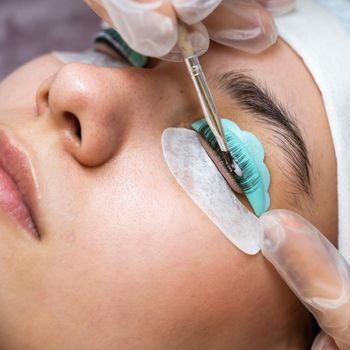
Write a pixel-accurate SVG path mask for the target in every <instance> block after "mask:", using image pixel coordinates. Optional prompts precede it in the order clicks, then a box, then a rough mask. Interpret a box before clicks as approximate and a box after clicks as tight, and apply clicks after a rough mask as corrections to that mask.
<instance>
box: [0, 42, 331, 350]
mask: <svg viewBox="0 0 350 350" xmlns="http://www.w3.org/2000/svg"><path fill="white" fill-rule="evenodd" d="M202 64H203V68H204V69H205V71H206V74H207V76H208V78H209V79H210V77H212V76H213V75H214V74H216V73H217V71H218V70H219V71H222V72H225V71H226V70H227V69H229V68H235V69H238V68H239V69H243V70H246V71H247V70H249V72H250V73H251V75H253V76H255V77H257V78H258V79H259V80H261V81H264V82H265V83H266V85H267V86H268V87H269V89H270V90H271V91H273V93H274V94H275V95H276V96H277V97H278V98H279V99H280V100H281V101H282V102H284V103H285V104H286V105H287V106H291V107H292V109H293V112H294V115H295V116H296V117H297V119H298V120H297V122H298V123H299V125H300V127H301V129H302V130H303V132H304V136H305V139H306V142H307V147H308V150H309V153H310V158H311V163H312V167H313V171H312V173H311V178H312V189H313V199H312V200H310V199H308V198H307V197H306V196H304V195H300V196H299V197H298V199H299V204H298V208H295V207H293V205H292V204H291V201H290V197H291V194H290V193H291V192H293V191H294V189H293V188H292V187H290V186H289V184H288V182H287V181H286V179H285V177H284V175H283V157H282V155H281V151H280V149H279V148H278V147H277V146H276V145H275V144H273V143H272V142H271V140H270V138H269V136H270V131H269V130H267V129H266V128H264V127H263V126H262V125H260V124H258V123H252V121H251V120H249V118H246V117H245V113H246V112H244V111H241V110H239V108H238V107H237V106H235V105H234V104H232V101H231V100H230V99H229V98H228V97H227V96H226V95H225V94H223V92H222V91H219V90H218V89H217V88H214V94H215V97H216V99H217V102H218V105H219V108H220V111H221V112H222V114H223V115H225V116H226V117H230V118H232V120H234V121H235V122H237V123H238V124H239V125H240V127H241V128H242V129H245V130H248V131H251V132H253V133H255V134H256V135H257V136H258V137H259V138H260V140H261V141H262V142H263V144H264V146H265V150H266V164H267V166H268V167H269V169H270V172H271V178H272V183H271V190H270V194H271V199H272V205H271V208H289V209H292V210H295V211H297V212H298V213H300V214H301V215H303V216H304V217H305V218H306V219H308V220H310V221H311V223H313V224H314V225H315V226H316V227H317V228H318V229H319V230H320V231H321V232H323V233H324V234H325V235H326V236H327V237H328V238H329V239H331V240H332V242H333V243H335V241H336V232H337V220H336V217H337V208H336V207H335V206H334V203H336V184H335V178H336V173H335V171H336V170H335V169H336V166H335V156H334V151H333V146H332V140H331V136H330V132H329V128H328V123H327V118H326V115H325V111H324V107H323V103H322V98H321V95H320V93H319V91H318V89H317V86H316V85H315V83H314V81H313V79H312V77H311V76H310V74H309V73H308V71H307V69H306V68H305V66H304V65H303V63H302V61H301V60H300V59H299V58H298V56H297V55H296V54H295V53H294V52H293V51H292V50H291V49H290V48H289V47H288V46H287V45H286V44H284V43H283V42H282V41H279V42H278V44H277V45H276V46H274V47H273V48H271V49H269V50H268V51H266V52H265V53H263V54H260V55H256V56H250V55H248V54H244V53H240V52H238V51H234V50H233V49H227V48H223V47H221V46H216V45H213V46H212V48H211V49H210V50H209V52H208V53H207V54H206V55H205V56H204V57H203V58H202ZM67 113H70V114H67ZM67 115H70V116H71V117H70V118H66V117H67ZM72 115H74V116H75V118H78V119H79V122H80V125H81V134H82V138H81V140H80V139H79V138H78V137H77V136H76V130H75V126H74V123H72V122H71V120H72ZM65 116H66V117H65ZM199 118H201V111H200V108H199V106H198V101H197V99H196V96H195V95H194V91H193V86H192V84H191V82H190V78H189V77H188V75H187V72H186V70H185V67H184V65H180V64H175V63H168V62H160V61H155V62H153V67H152V68H150V69H136V68H125V69H124V68H123V69H111V68H100V67H95V66H92V65H84V64H79V63H74V64H68V65H63V64H62V63H61V62H60V61H58V59H56V58H55V57H53V56H50V55H47V56H43V57H40V58H38V59H37V60H34V61H33V62H31V63H29V64H28V65H26V66H24V67H22V68H20V69H19V70H18V71H16V72H15V73H14V74H12V75H11V76H10V77H8V78H7V79H6V80H5V81H3V82H2V83H1V84H0V128H1V129H3V130H5V131H6V132H7V133H8V135H9V136H10V137H11V138H13V140H14V143H15V144H16V145H18V147H20V148H21V149H23V150H24V151H25V152H26V154H27V155H28V157H29V158H30V161H31V164H32V168H33V174H34V177H35V180H36V183H37V187H38V193H39V215H38V217H37V218H36V219H37V221H38V227H39V231H40V235H41V240H40V241H38V240H34V239H32V238H31V237H30V235H29V234H28V232H26V231H24V230H23V229H21V228H19V227H18V225H17V224H16V223H14V222H13V221H12V220H11V219H10V218H9V217H8V216H7V215H6V214H5V213H3V212H2V211H1V212H0V230H1V232H2V234H1V237H0V275H1V284H0V310H1V313H0V320H1V322H0V347H1V349H11V350H17V349H28V350H29V349H53V350H56V349H66V350H70V349H72V350H73V349H78V348H81V349H103V350H104V349H146V350H148V349H150V350H151V349H152V350H157V349H258V348H259V349H287V348H288V349H302V348H307V344H306V343H307V341H306V340H305V339H304V333H305V329H307V328H308V325H309V323H310V318H309V315H308V314H307V312H306V311H305V310H304V308H303V307H302V305H301V304H300V303H299V302H298V301H297V300H296V298H295V297H294V296H293V295H292V293H291V292H290V291H289V289H288V288H287V287H286V285H285V284H284V283H283V282H282V280H281V279H280V277H279V276H278V275H277V274H276V272H275V271H274V270H273V268H272V266H271V265H270V264H269V263H268V262H267V261H265V260H264V258H263V257H262V255H261V254H258V255H256V256H247V255H245V254H243V253H242V252H240V251H239V250H238V249H237V248H236V247H235V246H233V245H232V244H231V243H230V242H229V241H228V240H227V239H226V238H225V237H224V235H223V234H222V233H221V232H220V231H219V230H218V229H217V228H216V226H215V225H214V224H213V223H212V222H211V221H210V220H209V219H208V218H207V217H206V216H205V215H204V214H203V213H202V212H201V210H200V209H199V208H197V207H196V205H195V204H194V203H193V202H192V201H191V199H190V198H189V197H188V196H187V195H186V194H185V193H184V192H183V190H182V189H181V188H180V186H179V185H178V184H177V182H176V180H175V179H174V178H173V177H172V175H171V174H170V172H169V170H168V168H167V166H166V164H165V161H164V160H163V155H162V150H161V143H160V138H161V134H162V131H163V130H164V129H165V128H167V127H180V126H181V127H190V124H191V122H192V121H194V120H197V119H199Z"/></svg>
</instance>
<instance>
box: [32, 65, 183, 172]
mask: <svg viewBox="0 0 350 350" xmlns="http://www.w3.org/2000/svg"><path fill="white" fill-rule="evenodd" d="M173 74H174V75H176V73H173ZM177 75H178V74H177ZM180 75H181V74H180ZM173 78H174V77H173ZM171 80H172V83H174V81H176V82H177V83H176V84H178V85H179V84H180V85H181V83H179V79H178V78H177V79H175V80H173V79H172V78H171V77H170V76H168V77H167V76H166V74H163V73H154V72H152V70H150V69H149V70H146V69H144V70H140V69H136V68H123V69H111V68H101V67H96V66H92V65H86V64H80V63H72V64H67V65H65V66H63V67H62V68H61V69H60V70H59V71H58V73H56V75H54V76H53V77H52V78H50V79H48V80H47V81H45V82H44V83H42V84H41V86H40V87H39V89H38V91H37V109H38V114H39V116H40V115H49V118H50V119H51V118H52V120H53V121H54V125H55V127H57V129H58V130H59V132H61V133H62V135H63V136H64V137H63V138H64V140H65V147H66V148H67V149H68V151H69V152H71V154H72V155H73V156H74V157H75V158H76V159H77V161H79V162H80V163H81V164H83V165H85V166H89V167H95V166H100V165H101V164H103V163H105V162H107V161H108V160H109V159H111V158H112V157H113V156H114V155H115V154H116V153H117V152H118V150H119V149H120V148H121V147H122V145H123V144H124V143H125V141H126V139H127V138H128V136H129V135H130V132H131V130H132V129H133V127H137V128H138V130H140V129H142V128H145V127H147V126H148V125H149V124H156V125H157V124H158V127H160V128H164V127H166V126H167V123H168V124H170V125H169V126H172V125H171V124H173V123H176V122H177V121H176V118H179V117H180V116H175V115H174V117H171V116H170V115H169V114H175V111H178V110H179V109H180V110H181V109H182V110H184V109H185V108H187V107H185V106H184V105H185V104H188V102H187V101H188V98H186V99H184V96H186V93H184V91H181V92H180V90H181V89H180V88H178V89H173V88H171V86H174V85H173V84H172V83H171ZM180 81H181V79H180ZM186 97H187V96H186ZM175 105H176V106H175ZM172 106H173V107H174V108H172ZM172 110H173V111H174V113H171V112H170V111H172ZM155 112H157V113H155ZM154 114H163V116H164V114H165V115H166V116H167V117H169V118H173V119H172V120H171V121H170V120H167V118H157V119H154Z"/></svg>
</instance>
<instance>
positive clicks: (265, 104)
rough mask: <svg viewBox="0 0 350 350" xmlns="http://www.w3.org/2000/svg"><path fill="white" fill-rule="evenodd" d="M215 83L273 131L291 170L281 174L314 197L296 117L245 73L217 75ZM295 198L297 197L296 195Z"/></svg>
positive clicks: (307, 155) (308, 162)
mask: <svg viewBox="0 0 350 350" xmlns="http://www.w3.org/2000/svg"><path fill="white" fill-rule="evenodd" d="M215 83H216V84H217V86H218V87H219V88H221V89H222V90H224V92H225V93H226V94H228V95H229V96H230V98H231V99H232V100H233V101H234V102H235V103H237V104H238V105H239V106H240V107H241V108H242V109H243V110H245V111H247V112H248V115H249V116H252V117H253V118H255V119H256V120H258V121H260V122H263V123H264V124H265V125H266V126H267V128H268V129H270V130H271V131H272V132H273V134H272V136H271V141H272V142H273V143H274V144H275V145H276V146H277V147H279V148H280V149H282V151H283V154H284V159H285V160H286V162H287V164H288V169H283V168H282V167H280V169H281V171H282V173H283V174H284V175H285V176H286V177H287V178H288V180H289V182H290V183H291V184H292V185H293V186H294V188H295V189H296V190H298V191H301V192H304V193H306V194H307V195H308V196H309V197H310V198H311V197H312V189H311V179H310V173H311V170H312V169H311V163H310V158H309V154H308V150H307V148H306V144H305V140H304V138H303V135H302V133H301V130H300V128H299V127H298V125H297V123H296V122H295V120H296V119H295V117H293V115H292V113H291V112H290V111H288V109H287V108H285V107H284V106H283V104H282V103H281V102H280V101H279V100H278V99H277V98H276V97H275V96H274V95H273V94H272V93H271V92H270V91H269V90H268V88H266V87H264V86H261V85H260V84H258V82H257V81H256V80H255V79H254V78H253V77H252V76H250V75H248V74H247V73H245V72H237V71H229V72H226V73H223V74H217V76H216V78H215ZM294 197H295V196H294ZM293 199H294V201H296V198H293Z"/></svg>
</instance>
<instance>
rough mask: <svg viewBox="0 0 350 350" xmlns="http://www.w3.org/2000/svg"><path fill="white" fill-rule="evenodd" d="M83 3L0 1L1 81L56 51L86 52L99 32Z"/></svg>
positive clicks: (80, 0)
mask: <svg viewBox="0 0 350 350" xmlns="http://www.w3.org/2000/svg"><path fill="white" fill-rule="evenodd" d="M99 24H100V21H99V19H98V17H97V16H96V15H95V14H94V13H93V12H92V11H91V10H90V9H89V8H88V6H87V5H85V3H84V1H83V0H0V80H1V79H3V78H4V77H5V76H6V75H7V74H8V73H10V72H11V71H13V70H14V69H15V68H17V67H19V66H20V65H22V64H23V63H25V62H27V61H29V60H30V59H32V58H34V57H37V56H39V55H41V54H44V53H47V52H50V51H52V50H85V49H87V48H88V47H89V46H90V44H91V38H92V37H93V36H94V34H96V32H97V31H98V30H99Z"/></svg>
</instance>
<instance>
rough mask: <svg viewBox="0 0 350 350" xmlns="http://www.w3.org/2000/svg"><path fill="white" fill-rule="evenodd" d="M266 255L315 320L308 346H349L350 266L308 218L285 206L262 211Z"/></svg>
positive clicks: (318, 348) (327, 348)
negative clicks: (316, 332) (315, 328)
mask: <svg viewBox="0 0 350 350" xmlns="http://www.w3.org/2000/svg"><path fill="white" fill-rule="evenodd" d="M260 221H261V223H262V224H263V227H264V230H263V231H264V232H263V234H262V239H261V245H262V252H263V254H264V255H265V257H266V258H267V259H268V260H269V261H270V262H271V263H272V264H273V265H274V266H275V268H276V269H277V271H278V272H279V273H280V275H281V276H282V278H283V279H284V280H285V282H286V283H287V284H288V285H289V286H290V288H291V289H292V290H293V291H294V293H295V294H296V295H297V296H298V298H299V299H300V300H301V301H302V302H303V303H304V305H305V306H306V307H307V308H308V309H309V310H310V312H311V313H312V314H313V315H314V316H315V318H316V319H317V322H318V324H319V325H320V327H321V328H322V330H323V332H321V333H320V334H319V336H318V337H317V338H316V340H315V342H314V344H313V347H312V350H321V349H322V350H331V349H332V350H335V349H341V350H345V349H346V350H348V349H350V266H349V265H348V264H347V262H346V260H345V259H344V258H343V257H342V256H341V255H340V253H339V252H338V250H336V249H335V248H334V246H333V245H332V244H331V243H330V242H329V241H328V240H327V239H326V238H325V237H324V236H323V235H322V234H321V233H320V232H319V231H318V230H317V229H316V228H315V227H313V226H312V225H311V224H310V223H309V222H307V221H306V220H305V219H303V218H302V217H300V216H299V215H297V214H295V213H292V212H290V211H287V210H273V211H271V212H268V213H266V214H264V215H262V216H261V218H260Z"/></svg>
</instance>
